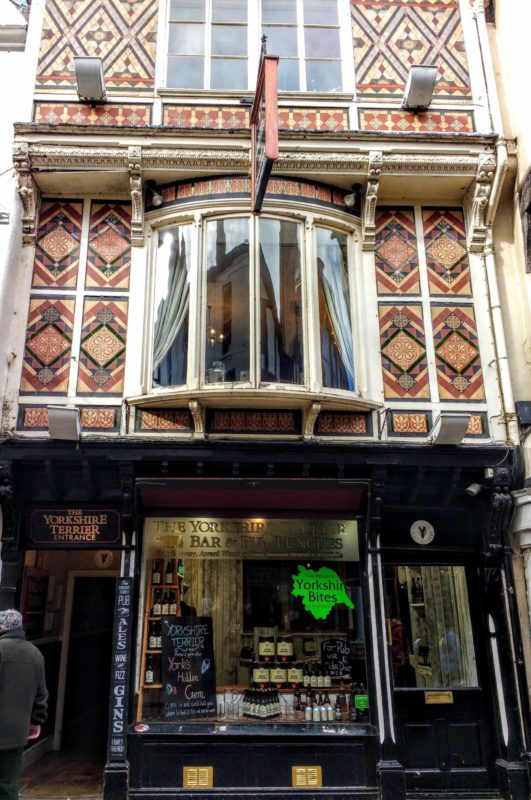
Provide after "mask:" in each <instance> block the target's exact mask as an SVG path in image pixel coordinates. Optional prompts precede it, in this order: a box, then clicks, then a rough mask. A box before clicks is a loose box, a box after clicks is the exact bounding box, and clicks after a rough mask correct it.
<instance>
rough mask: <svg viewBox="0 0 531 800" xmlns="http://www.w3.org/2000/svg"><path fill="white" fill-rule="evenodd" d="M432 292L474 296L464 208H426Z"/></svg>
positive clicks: (425, 222) (428, 259)
mask: <svg viewBox="0 0 531 800" xmlns="http://www.w3.org/2000/svg"><path fill="white" fill-rule="evenodd" d="M422 222H423V226H424V246H425V248H426V264H427V267H428V280H429V284H430V293H431V294H432V295H438V294H445V295H449V294H453V295H471V294H472V287H471V285H470V267H469V261H468V251H467V246H466V235H465V221H464V218H463V212H462V211H461V209H457V208H456V209H438V208H435V209H434V208H432V209H426V208H424V209H422Z"/></svg>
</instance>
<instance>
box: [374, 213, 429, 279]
mask: <svg viewBox="0 0 531 800" xmlns="http://www.w3.org/2000/svg"><path fill="white" fill-rule="evenodd" d="M375 225H376V247H375V253H374V257H375V263H376V284H377V288H378V294H418V293H419V292H420V283H419V261H418V252H417V234H416V230H415V215H414V211H413V209H411V208H397V209H389V208H379V209H378V210H377V212H376V219H375Z"/></svg>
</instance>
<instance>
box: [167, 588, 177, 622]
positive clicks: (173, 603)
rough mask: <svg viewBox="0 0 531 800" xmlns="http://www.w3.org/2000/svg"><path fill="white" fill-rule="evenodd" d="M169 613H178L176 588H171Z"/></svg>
mask: <svg viewBox="0 0 531 800" xmlns="http://www.w3.org/2000/svg"><path fill="white" fill-rule="evenodd" d="M168 613H169V614H172V615H173V616H175V614H176V613H177V597H176V595H175V589H170V591H169V612H168Z"/></svg>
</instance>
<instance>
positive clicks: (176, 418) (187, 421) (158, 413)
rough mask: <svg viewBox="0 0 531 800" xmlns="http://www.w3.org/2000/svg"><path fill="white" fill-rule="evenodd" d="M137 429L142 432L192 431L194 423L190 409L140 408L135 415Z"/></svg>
mask: <svg viewBox="0 0 531 800" xmlns="http://www.w3.org/2000/svg"><path fill="white" fill-rule="evenodd" d="M135 430H136V431H138V432H140V433H191V432H192V431H193V430H194V424H193V421H192V415H191V414H190V412H189V411H188V409H184V408H183V409H180V408H179V409H171V410H165V409H164V410H163V409H158V408H153V409H147V408H146V409H143V408H139V409H137V411H136V415H135Z"/></svg>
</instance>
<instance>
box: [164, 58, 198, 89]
mask: <svg viewBox="0 0 531 800" xmlns="http://www.w3.org/2000/svg"><path fill="white" fill-rule="evenodd" d="M203 73H204V59H203V58H201V57H199V56H195V57H194V56H169V57H168V86H171V87H172V88H175V89H202V88H203V82H204V81H203Z"/></svg>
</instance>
